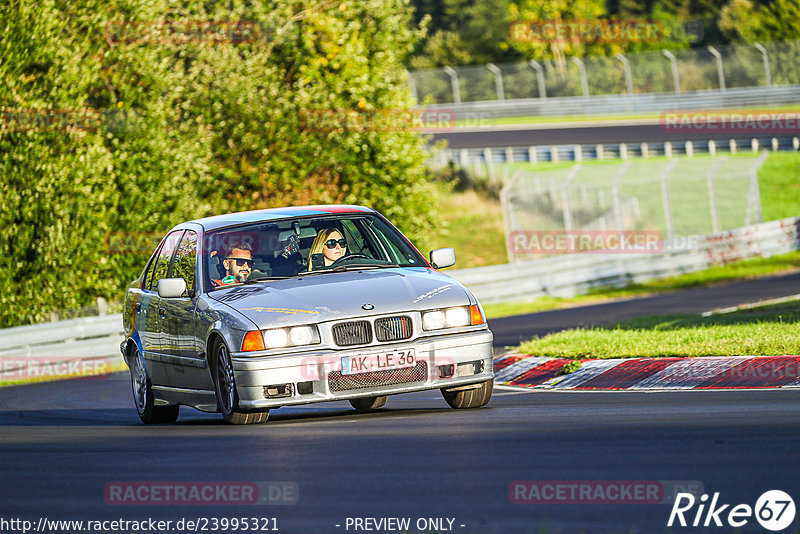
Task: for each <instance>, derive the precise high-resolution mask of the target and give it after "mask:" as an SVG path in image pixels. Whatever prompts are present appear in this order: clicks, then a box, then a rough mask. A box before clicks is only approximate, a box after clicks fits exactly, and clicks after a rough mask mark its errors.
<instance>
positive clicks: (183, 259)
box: [169, 230, 197, 289]
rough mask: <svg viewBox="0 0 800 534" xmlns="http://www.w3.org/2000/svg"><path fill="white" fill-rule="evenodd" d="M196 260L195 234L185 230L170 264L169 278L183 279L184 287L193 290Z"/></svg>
mask: <svg viewBox="0 0 800 534" xmlns="http://www.w3.org/2000/svg"><path fill="white" fill-rule="evenodd" d="M196 258H197V234H196V233H195V232H193V231H191V230H186V233H185V234H183V239H181V244H180V245H178V252H177V253H176V254H175V261H174V262H173V264H172V272H171V273H170V275H169V276H170V277H171V278H183V279H184V280H186V287H188V288H189V289H195V284H194V273H195V264H196Z"/></svg>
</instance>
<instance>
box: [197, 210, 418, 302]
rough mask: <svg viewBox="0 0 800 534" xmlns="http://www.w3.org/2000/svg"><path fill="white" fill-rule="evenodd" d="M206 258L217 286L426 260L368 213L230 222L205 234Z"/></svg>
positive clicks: (209, 277) (207, 272)
mask: <svg viewBox="0 0 800 534" xmlns="http://www.w3.org/2000/svg"><path fill="white" fill-rule="evenodd" d="M203 260H204V261H203V263H204V267H203V271H204V273H205V276H206V280H207V282H208V284H210V287H212V288H219V287H224V286H228V285H231V284H243V283H249V282H254V281H259V280H269V279H279V278H287V277H294V276H299V275H315V274H324V273H330V272H337V271H343V270H351V269H367V268H369V269H377V268H385V267H398V266H399V267H421V266H425V265H426V262H425V260H424V259H423V258H422V256H420V254H419V252H417V250H416V249H415V248H414V247H413V246H411V244H410V243H409V242H408V241H407V240H406V238H405V237H403V235H402V234H401V233H400V232H399V231H398V230H397V229H396V228H395V227H394V226H392V225H391V224H389V223H387V222H386V221H384V220H383V219H382V218H380V217H378V216H375V215H369V214H340V215H333V216H331V215H327V216H320V217H303V218H295V219H285V220H280V221H269V222H263V223H255V224H247V225H240V226H235V227H226V228H223V229H220V230H217V231H214V232H209V233H207V234H206V236H205V239H204V243H203Z"/></svg>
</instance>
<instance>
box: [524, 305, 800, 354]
mask: <svg viewBox="0 0 800 534" xmlns="http://www.w3.org/2000/svg"><path fill="white" fill-rule="evenodd" d="M798 321H800V299H798V300H794V301H789V302H783V303H780V304H773V305H768V306H762V307H758V308H751V309H747V310H740V311H736V312H733V313H727V314H720V315H712V316H709V317H703V316H700V315H690V314H683V315H661V316H659V315H656V316H650V317H642V318H639V319H634V320H632V321H625V322H622V323H619V324H616V325H613V326H609V327H604V328H590V329H583V330H581V329H573V330H565V331H563V332H558V333H556V334H550V335H548V336H545V337H542V338H539V339H534V340H531V341H528V342H526V343H523V344H522V345H520V346H519V348H518V349H517V350H518V351H519V352H522V353H525V354H531V355H534V356H551V357H558V358H572V359H583V358H598V359H604V358H640V357H645V358H658V357H675V356H680V357H696V356H772V355H785V354H800V336H798V335H797V323H798Z"/></svg>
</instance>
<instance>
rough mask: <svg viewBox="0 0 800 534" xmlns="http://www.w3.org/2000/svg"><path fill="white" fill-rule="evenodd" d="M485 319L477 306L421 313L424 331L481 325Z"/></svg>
mask: <svg viewBox="0 0 800 534" xmlns="http://www.w3.org/2000/svg"><path fill="white" fill-rule="evenodd" d="M484 322H485V319H484V318H483V314H482V313H481V311H480V308H479V307H478V306H477V305H473V306H456V307H453V308H445V309H443V310H428V311H425V312H422V328H423V329H425V330H440V329H442V328H457V327H459V326H470V325H476V324H483V323H484Z"/></svg>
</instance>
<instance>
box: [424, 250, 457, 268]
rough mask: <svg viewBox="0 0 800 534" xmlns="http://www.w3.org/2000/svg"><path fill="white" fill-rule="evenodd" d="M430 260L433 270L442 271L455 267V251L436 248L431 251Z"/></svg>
mask: <svg viewBox="0 0 800 534" xmlns="http://www.w3.org/2000/svg"><path fill="white" fill-rule="evenodd" d="M430 259H431V265H433V268H434V269H444V268H445V267H450V266H452V265H455V263H456V251H455V249H454V248H453V247H447V248H437V249H436V250H431V253H430Z"/></svg>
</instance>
